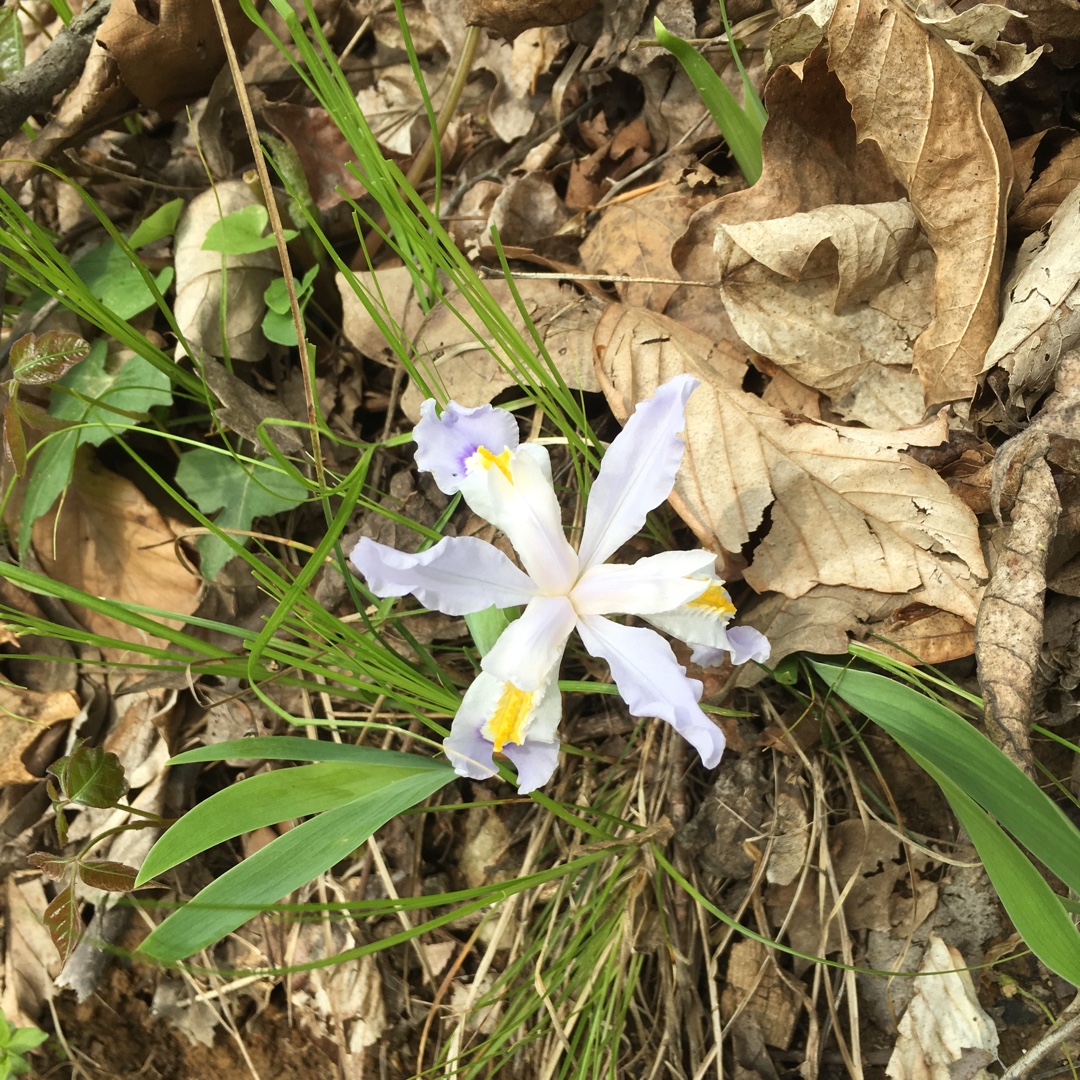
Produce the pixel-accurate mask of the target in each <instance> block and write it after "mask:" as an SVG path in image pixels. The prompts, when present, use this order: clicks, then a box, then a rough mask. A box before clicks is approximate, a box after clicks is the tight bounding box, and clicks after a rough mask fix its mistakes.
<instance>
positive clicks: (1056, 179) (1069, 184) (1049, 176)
mask: <svg viewBox="0 0 1080 1080" xmlns="http://www.w3.org/2000/svg"><path fill="white" fill-rule="evenodd" d="M1036 154H1038V155H1039V157H1041V158H1044V159H1045V157H1046V155H1048V154H1052V155H1053V156H1052V157H1050V160H1049V161H1048V162H1047V163H1046V165H1045V166H1044V167H1043V168H1042V169H1041V170H1040V171H1039V172H1038V175H1036ZM1013 163H1014V165H1015V167H1016V175H1017V179H1018V182H1019V183H1020V185H1021V186H1022V187H1023V189H1024V196H1023V199H1021V201H1020V205H1019V206H1017V208H1016V209H1015V210H1014V211H1013V212H1012V213H1011V214H1010V215H1009V228H1010V229H1019V230H1021V231H1023V232H1034V231H1035V230H1036V229H1041V228H1042V227H1043V226H1044V225H1045V224H1046V223H1047V222H1048V221H1049V220H1050V219H1051V218H1052V217H1053V216H1054V214H1055V213H1057V210H1058V207H1060V206H1061V204H1062V203H1063V202H1064V201H1065V200H1066V199H1067V198H1068V197H1069V193H1070V192H1071V191H1072V190H1073V189H1074V188H1075V187H1076V185H1077V184H1080V135H1078V134H1077V133H1076V132H1075V131H1073V130H1072V129H1070V128H1063V127H1054V128H1049V129H1047V130H1046V131H1040V132H1039V133H1038V134H1037V135H1030V136H1029V137H1028V138H1026V139H1019V140H1017V141H1016V142H1014V143H1013Z"/></svg>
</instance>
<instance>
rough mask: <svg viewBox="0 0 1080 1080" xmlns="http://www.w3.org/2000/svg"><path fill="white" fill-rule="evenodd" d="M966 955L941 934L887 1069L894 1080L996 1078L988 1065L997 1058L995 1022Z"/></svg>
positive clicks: (931, 942) (926, 962)
mask: <svg viewBox="0 0 1080 1080" xmlns="http://www.w3.org/2000/svg"><path fill="white" fill-rule="evenodd" d="M965 968H966V964H965V963H964V958H963V956H962V955H961V954H960V953H959V952H958V951H957V950H956V949H953V948H950V947H949V946H948V945H946V944H945V942H944V941H942V940H941V938H939V937H938V936H937V935H936V934H931V935H930V940H929V946H928V948H927V950H926V955H925V957H924V958H923V964H922V967H921V969H920V971H921V972H922V973H923V977H922V978H919V979H914V980H913V982H914V983H915V992H914V994H913V995H912V998H911V1003H910V1004H909V1005H908V1008H907V1012H905V1013H904V1015H903V1017H902V1018H901V1020H900V1034H899V1036H898V1038H897V1040H896V1046H895V1048H894V1049H893V1053H892V1057H891V1058H890V1059H889V1064H888V1066H887V1067H886V1069H885V1074H886V1075H887V1076H888V1077H890V1078H891V1080H952V1078H954V1077H956V1076H963V1077H966V1078H968V1080H990V1073H988V1072H987V1071H986V1069H985V1068H983V1067H982V1066H985V1065H988V1064H989V1063H990V1062H991V1061H994V1060H995V1059H996V1058H997V1051H998V1033H997V1028H996V1027H995V1026H994V1021H993V1020H992V1019H991V1018H990V1017H989V1016H987V1014H986V1013H985V1012H984V1011H983V1008H982V1006H981V1005H980V1004H979V998H978V995H977V994H976V993H975V985H974V983H972V981H971V975H970V973H969V972H968V971H966V970H965Z"/></svg>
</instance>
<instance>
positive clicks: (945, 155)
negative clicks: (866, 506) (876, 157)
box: [829, 0, 1012, 405]
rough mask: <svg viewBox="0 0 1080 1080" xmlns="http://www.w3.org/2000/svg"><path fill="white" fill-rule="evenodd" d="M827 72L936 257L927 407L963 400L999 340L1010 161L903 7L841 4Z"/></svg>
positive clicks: (880, 2)
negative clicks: (834, 77) (905, 198)
mask: <svg viewBox="0 0 1080 1080" xmlns="http://www.w3.org/2000/svg"><path fill="white" fill-rule="evenodd" d="M829 66H830V67H831V68H832V69H833V70H834V71H835V72H836V74H837V76H838V78H839V79H840V81H841V83H843V86H844V90H845V93H846V95H847V99H848V101H849V102H850V103H851V115H852V118H853V120H854V121H855V127H856V129H857V130H858V134H859V139H860V140H872V141H873V142H875V143H877V145H878V147H879V148H880V149H881V152H882V154H883V155H884V157H885V160H886V162H887V163H888V165H889V168H890V169H891V170H892V172H893V174H894V175H895V176H896V178H897V179H898V180H899V181H900V182H901V183H902V184H903V185H904V187H905V188H906V189H907V192H908V197H909V198H910V200H911V204H912V207H913V208H914V210H915V213H916V215H917V216H918V218H919V221H920V222H921V223H922V225H923V228H924V229H925V230H926V233H927V236H928V237H929V239H930V243H931V245H932V247H933V249H934V253H935V255H936V256H937V269H936V278H935V310H934V319H933V321H932V322H931V323H930V325H929V327H927V329H926V330H925V331H924V332H923V333H922V335H921V336H920V337H919V339H918V341H916V343H915V357H914V367H915V370H916V371H917V372H918V373H919V375H920V377H921V378H922V380H923V382H924V384H925V386H926V401H927V404H929V405H933V404H936V403H939V402H945V401H955V400H959V399H963V398H968V397H970V396H971V394H972V393H973V392H974V389H975V380H976V377H977V376H978V374H979V372H980V371H981V370H982V366H983V357H984V355H985V353H986V349H987V346H988V345H989V344H990V342H991V340H992V339H993V336H994V332H995V331H996V329H997V317H998V288H999V285H1000V276H1001V264H1002V258H1003V254H1004V247H1005V213H1006V208H1007V203H1008V196H1009V190H1010V187H1011V184H1012V159H1011V156H1010V151H1009V144H1008V140H1007V138H1006V136H1005V129H1004V127H1003V126H1002V123H1001V118H1000V117H999V116H998V114H997V111H996V110H995V108H994V106H993V104H992V102H991V101H990V98H989V97H988V96H987V93H986V91H985V90H984V89H983V86H982V84H981V83H980V81H979V78H978V76H977V75H976V74H975V73H974V72H973V71H971V70H970V68H968V67H967V65H966V64H965V63H964V62H963V60H961V59H960V58H959V57H958V56H957V55H956V54H955V53H954V52H953V51H952V50H951V49H950V48H949V47H948V45H946V44H945V42H944V41H942V40H941V39H940V38H939V37H937V36H936V35H934V34H931V33H930V32H929V31H928V30H927V29H926V28H925V27H924V26H922V25H920V24H919V22H918V21H917V20H916V19H915V17H914V16H913V15H912V14H911V12H910V11H909V10H908V9H907V8H906V7H905V6H904V4H903V3H901V2H900V0H838V2H837V6H836V11H835V13H834V14H833V18H832V22H831V23H830V25H829Z"/></svg>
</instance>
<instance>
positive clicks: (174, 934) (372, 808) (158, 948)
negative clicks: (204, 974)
mask: <svg viewBox="0 0 1080 1080" xmlns="http://www.w3.org/2000/svg"><path fill="white" fill-rule="evenodd" d="M313 767H314V766H313ZM288 771H295V770H288ZM381 771H384V772H386V773H387V774H388V776H387V778H386V781H387V782H384V783H383V784H381V785H379V786H377V787H374V788H373V789H372V790H370V791H368V792H366V793H365V794H363V795H361V796H360V797H359V798H357V799H354V800H352V801H350V802H347V803H345V804H344V805H342V806H338V807H336V808H335V809H333V810H328V811H326V812H325V813H322V814H320V815H319V816H318V817H314V818H311V819H310V820H308V821H305V822H304V823H303V824H302V825H298V826H297V827H296V828H295V829H291V830H290V831H289V832H287V833H284V834H283V835H282V836H279V837H278V838H277V839H276V840H274V841H273V842H272V843H270V844H267V846H266V847H264V848H262V849H261V850H259V851H257V852H256V853H255V854H254V855H252V856H251V857H250V858H248V859H245V860H244V861H243V862H242V863H240V865H239V866H234V867H233V868H232V869H231V870H229V871H227V872H226V873H224V874H222V875H221V877H219V878H217V879H216V880H215V881H213V882H211V883H210V884H209V885H207V886H206V888H205V889H203V890H202V892H200V893H199V894H198V896H196V897H195V898H194V899H193V900H191V901H190V902H189V903H188V904H186V905H185V906H184V907H182V908H181V909H180V910H179V911H176V912H174V913H173V914H172V915H170V916H169V917H168V918H167V919H166V920H165V921H164V922H163V923H162V924H161V925H160V926H159V927H157V928H156V929H155V930H154V931H153V933H151V934H150V936H149V937H148V938H147V939H146V941H144V942H143V944H142V946H141V947H140V950H139V951H140V952H142V953H143V954H145V955H147V956H150V957H152V958H153V959H155V960H158V961H160V962H162V963H175V962H177V961H180V960H183V959H184V958H185V957H187V956H191V955H192V954H193V953H196V952H198V951H199V950H200V949H204V948H206V947H207V946H208V945H212V944H213V943H214V942H215V941H217V940H219V939H220V938H222V937H224V936H225V935H226V934H228V933H230V932H231V931H232V930H235V929H236V928H237V927H238V926H240V925H241V924H243V923H245V922H247V920H248V919H251V918H254V917H255V916H256V915H258V914H259V912H261V911H262V910H263V909H264V908H266V907H268V906H269V905H270V904H273V903H274V902H275V901H277V900H280V899H281V897H283V896H285V895H287V894H288V893H290V892H292V891H293V890H294V889H298V888H300V887H301V886H302V885H306V884H307V883H308V882H309V881H312V880H313V879H314V878H316V877H318V876H319V875H320V874H322V873H324V872H325V871H327V870H329V869H330V867H331V866H333V865H334V864H335V863H337V862H340V861H341V860H342V859H344V858H347V857H348V856H349V855H350V854H351V853H352V852H353V851H355V850H356V849H357V848H358V847H359V846H360V845H361V844H362V843H363V842H364V841H365V840H367V838H368V837H369V836H371V834H372V833H373V832H374V831H375V830H376V829H378V828H379V827H380V826H381V825H385V824H386V822H387V821H389V820H390V819H391V818H392V817H395V816H396V815H397V814H400V813H402V812H403V811H405V810H408V809H409V807H411V806H415V805H416V804H417V803H419V802H421V801H422V800H424V799H426V798H427V797H428V796H429V795H432V794H434V793H435V792H436V791H438V790H439V788H441V787H442V786H443V785H444V784H446V783H447V782H448V781H449V780H450V779H451V778H452V777H453V775H454V774H453V772H452V771H451V770H450V769H449V768H447V769H446V770H444V771H436V770H432V769H422V770H417V771H416V772H414V773H413V774H412V775H405V776H403V775H401V772H402V771H401V770H398V769H386V770H381ZM270 775H273V774H270ZM391 777H392V778H391ZM253 779H254V778H253ZM238 786H239V785H238ZM233 790H235V789H233ZM209 801H210V800H208V802H209ZM201 805H204V806H205V805H206V803H203V804H201ZM185 820H186V819H185ZM174 828H175V826H174ZM168 835H169V833H166V834H165V836H166V837H167V836H168ZM162 839H164V837H163V838H162ZM158 843H161V841H158ZM155 846H156V845H155ZM147 861H148V862H149V859H148V860H147Z"/></svg>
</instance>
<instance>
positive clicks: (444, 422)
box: [413, 398, 518, 495]
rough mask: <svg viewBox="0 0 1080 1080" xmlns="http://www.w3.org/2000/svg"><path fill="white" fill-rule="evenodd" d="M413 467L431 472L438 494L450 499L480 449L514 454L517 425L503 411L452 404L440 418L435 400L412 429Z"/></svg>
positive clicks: (423, 407)
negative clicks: (414, 449)
mask: <svg viewBox="0 0 1080 1080" xmlns="http://www.w3.org/2000/svg"><path fill="white" fill-rule="evenodd" d="M413 438H414V439H415V440H416V467H417V468H418V469H421V470H422V471H425V472H430V473H431V475H432V476H433V477H434V478H435V483H436V485H437V486H438V488H439V490H440V491H442V492H444V493H445V494H447V495H453V494H454V493H455V492H457V491H458V490H460V488H461V484H462V481H464V479H465V475H466V462H467V461H468V460H469V458H471V457H472V456H473V454H475V453H476V451H477V449H478V448H479V447H481V446H483V447H485V448H486V449H487V450H488V452H489V453H491V454H496V455H497V454H501V453H502V452H503V451H504V450H508V449H509V450H514V449H516V448H517V444H518V428H517V421H516V420H515V419H514V417H513V415H512V414H511V413H508V412H507V411H506V410H505V409H496V408H494V407H493V406H491V405H479V406H477V407H476V408H475V409H463V408H462V407H461V406H460V405H458V403H457V402H456V401H451V402H449V403H448V404H447V406H446V408H445V409H443V413H442V416H437V415H436V413H435V399H434V398H428V399H427V401H425V402H424V403H423V404H422V405H421V406H420V422H419V423H418V424H417V425H416V427H415V428H414V429H413Z"/></svg>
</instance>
